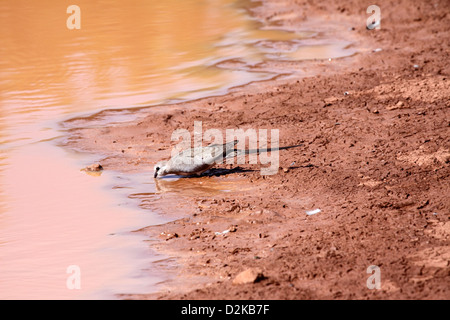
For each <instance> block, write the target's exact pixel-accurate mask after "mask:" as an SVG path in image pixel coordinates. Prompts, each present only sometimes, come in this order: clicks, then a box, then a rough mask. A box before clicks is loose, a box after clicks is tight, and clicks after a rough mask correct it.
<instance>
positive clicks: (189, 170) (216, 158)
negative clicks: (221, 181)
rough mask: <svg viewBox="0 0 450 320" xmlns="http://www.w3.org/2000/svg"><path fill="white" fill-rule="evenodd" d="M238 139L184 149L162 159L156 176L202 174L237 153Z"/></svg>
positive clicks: (156, 169)
mask: <svg viewBox="0 0 450 320" xmlns="http://www.w3.org/2000/svg"><path fill="white" fill-rule="evenodd" d="M237 143H238V141H237V140H235V141H232V142H228V143H224V144H210V145H208V146H206V147H196V148H190V149H186V150H183V151H181V152H179V153H178V154H176V155H175V156H173V157H172V158H171V159H170V160H169V161H160V162H158V163H157V164H156V165H155V167H154V170H155V174H154V177H155V178H158V177H162V176H165V175H168V174H176V175H181V176H191V175H200V174H202V173H203V172H205V171H206V170H208V169H211V168H212V167H214V165H215V164H216V163H221V162H222V161H223V159H225V158H227V157H229V156H234V155H235V152H234V151H236V150H235V145H236V144H237Z"/></svg>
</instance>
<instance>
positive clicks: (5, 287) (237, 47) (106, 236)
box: [0, 0, 354, 299]
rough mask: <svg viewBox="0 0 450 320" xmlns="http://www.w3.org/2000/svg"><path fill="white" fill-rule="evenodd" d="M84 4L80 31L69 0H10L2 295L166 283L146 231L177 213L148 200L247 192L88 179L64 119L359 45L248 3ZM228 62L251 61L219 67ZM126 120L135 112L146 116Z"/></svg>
mask: <svg viewBox="0 0 450 320" xmlns="http://www.w3.org/2000/svg"><path fill="white" fill-rule="evenodd" d="M76 4H77V5H78V6H79V7H80V9H81V29H80V30H69V29H68V28H67V27H66V20H67V18H68V17H69V14H67V13H66V9H67V6H68V4H67V3H66V2H62V1H58V0H45V1H35V2H31V1H25V0H17V1H2V2H0V40H1V43H2V45H1V46H0V57H1V58H0V298H1V299H7V298H24V299H32V298H38V299H54V298H56V299H71V298H112V297H114V295H115V294H118V293H144V292H152V291H154V290H156V288H157V286H156V283H158V282H159V281H161V280H163V279H164V275H163V274H159V273H156V272H157V271H156V270H152V271H148V270H147V269H149V265H151V263H152V261H155V260H157V259H162V258H163V257H158V255H157V254H156V253H154V252H151V251H150V249H149V248H148V246H147V245H146V244H145V242H144V241H143V240H144V239H143V237H141V236H139V235H137V234H135V233H133V232H132V231H133V230H136V229H139V228H142V227H145V226H148V225H152V224H156V223H163V222H165V220H164V218H162V217H161V216H160V215H158V214H156V213H155V212H152V210H142V209H149V208H150V209H151V207H148V206H147V207H145V206H144V207H142V200H147V201H150V202H151V201H153V200H154V199H157V196H158V194H159V193H161V192H176V193H183V194H186V195H199V194H203V195H204V194H205V193H206V194H215V193H217V192H232V191H235V188H236V187H235V186H236V183H235V181H234V180H231V179H230V180H228V179H223V178H218V177H211V178H208V179H192V180H189V181H188V180H187V179H162V180H161V181H159V182H158V183H157V184H156V185H155V184H154V183H153V179H151V174H150V175H148V176H147V175H141V176H133V175H131V176H125V175H122V174H120V173H115V172H104V173H103V174H101V175H99V176H92V175H87V174H85V173H83V172H80V170H79V169H80V168H82V167H84V166H86V165H88V164H91V163H92V161H94V160H96V156H90V155H86V154H82V153H76V152H73V151H68V150H64V149H62V148H60V147H58V146H57V144H58V143H59V141H60V140H61V138H62V137H64V136H65V135H66V134H67V132H65V130H64V129H63V128H62V127H61V126H60V125H59V123H60V122H61V121H63V120H66V119H69V118H74V117H76V116H80V115H86V114H90V113H95V112H98V111H100V110H103V109H119V108H131V107H140V106H148V105H152V104H161V103H165V102H174V101H180V100H189V99H194V98H200V97H204V96H208V95H217V94H223V93H225V92H227V90H228V89H230V88H231V87H235V86H239V85H243V84H246V83H249V82H251V81H257V80H265V79H270V78H272V77H274V76H275V74H274V73H269V72H251V71H250V70H251V66H253V65H255V64H258V63H260V62H263V61H265V60H267V59H279V60H298V59H315V58H320V59H322V58H323V59H328V58H336V57H341V56H348V55H351V54H353V53H354V50H353V49H352V48H350V47H349V43H345V42H337V41H335V42H330V43H326V42H325V43H320V44H317V43H316V44H305V43H304V42H302V41H304V40H305V39H310V40H313V39H314V37H315V36H316V34H315V32H314V31H310V30H305V31H302V32H284V31H282V30H275V29H273V30H271V29H267V28H266V29H261V25H260V23H259V22H258V21H256V20H255V19H254V18H252V17H251V16H249V14H248V11H247V10H246V9H245V7H246V6H248V5H249V2H248V1H232V0H216V1H197V0H186V1H175V0H168V1H147V0H134V1H131V2H129V1H127V2H125V1H123V2H103V1H87V0H79V1H77V2H76ZM252 5H255V4H254V3H253V4H252ZM227 61H239V62H240V63H241V64H242V65H245V66H248V67H249V68H243V69H241V68H240V69H239V70H236V69H227V68H224V67H219V66H220V65H221V64H223V65H225V64H224V63H225V62H227ZM114 117H115V118H114V119H112V121H116V122H121V121H126V120H129V119H130V117H133V112H132V111H123V112H121V113H115V115H114ZM110 120H111V119H110ZM90 125H94V126H95V125H101V123H91V124H90ZM141 198H142V199H141ZM136 199H138V200H140V203H141V205H139V203H138V202H139V201H136ZM71 265H76V266H79V268H80V270H81V289H79V290H78V289H69V288H68V287H67V279H68V277H69V276H70V274H68V273H67V272H66V271H67V268H68V267H69V266H71ZM150 269H151V268H150ZM143 270H147V271H145V272H144V271H143Z"/></svg>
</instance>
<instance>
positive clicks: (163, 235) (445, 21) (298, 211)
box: [68, 1, 450, 299]
mask: <svg viewBox="0 0 450 320" xmlns="http://www.w3.org/2000/svg"><path fill="white" fill-rule="evenodd" d="M378 5H379V6H380V8H381V10H382V19H383V20H382V25H381V29H380V30H372V31H369V30H366V28H365V21H366V19H367V17H368V15H367V14H366V3H365V2H363V1H337V2H334V3H333V4H327V5H318V4H316V5H313V4H309V3H306V2H305V3H302V2H296V1H283V2H280V1H266V2H264V5H263V6H260V7H256V8H254V9H253V10H255V12H254V14H255V15H256V16H258V17H259V18H260V19H262V20H264V21H266V23H267V24H275V25H280V26H284V27H286V28H293V27H294V26H301V25H303V24H307V23H309V22H311V20H313V19H319V18H320V19H323V20H325V21H333V23H336V22H337V23H338V25H341V26H345V29H346V30H347V32H348V33H349V34H352V35H351V37H352V39H353V40H354V41H355V43H356V44H357V45H358V47H359V48H361V50H360V51H361V52H360V53H359V54H358V55H356V56H354V57H349V58H343V59H339V60H335V61H331V62H330V61H306V62H298V63H296V62H284V63H283V62H278V63H277V66H278V67H279V68H280V69H282V68H286V69H292V68H297V69H299V70H304V71H305V72H303V73H296V74H294V75H292V76H290V77H287V78H279V79H277V80H274V81H270V82H263V83H254V84H251V85H248V86H245V87H241V88H236V89H234V90H232V92H230V93H229V94H227V95H225V96H221V97H212V98H206V99H201V100H198V101H193V102H189V103H181V104H177V105H172V106H159V107H154V108H147V109H141V110H136V111H135V112H136V113H139V119H138V120H135V121H132V122H125V123H121V124H111V125H109V126H106V127H102V128H97V127H92V128H85V129H80V127H84V126H86V125H89V124H91V123H95V121H96V118H101V117H103V116H105V115H107V114H108V112H104V113H100V114H98V115H95V116H93V117H91V118H86V119H76V120H73V121H70V122H69V123H68V125H70V126H71V127H72V129H70V130H69V131H70V133H71V137H70V139H69V140H68V146H70V147H73V148H80V149H83V150H87V151H91V152H95V153H102V154H104V155H105V158H104V159H103V161H101V163H102V166H103V168H104V170H121V171H125V172H148V171H149V170H150V171H151V170H152V168H153V164H154V163H156V161H158V160H161V159H164V158H167V157H169V156H170V151H171V148H172V146H173V145H175V144H176V143H175V142H171V141H170V136H171V134H172V132H173V131H174V130H175V129H179V128H184V129H188V130H189V131H191V132H192V130H193V126H194V121H202V122H203V128H204V130H206V129H208V128H220V129H223V130H225V129H227V128H242V129H247V128H265V129H271V128H273V129H279V130H280V145H282V146H283V145H296V144H302V146H301V147H299V148H293V149H289V150H283V151H282V152H280V170H279V171H278V174H276V175H271V176H262V175H260V171H259V167H258V165H248V164H246V165H239V166H238V167H237V168H236V166H235V165H234V166H233V165H222V166H219V167H218V168H219V169H217V170H215V171H212V172H211V173H210V174H208V175H205V176H203V177H200V178H193V179H181V180H162V181H158V183H157V185H156V188H157V190H158V191H159V193H158V197H157V198H151V199H150V198H148V197H150V196H142V198H141V199H139V200H140V201H142V203H143V205H144V204H145V205H147V206H148V208H151V209H153V210H156V211H157V212H159V213H161V214H167V215H170V214H172V215H174V216H177V217H178V219H176V220H175V221H174V222H172V223H168V224H165V225H160V226H153V227H148V228H145V229H143V230H140V232H145V233H146V234H148V235H149V237H151V238H152V239H159V240H160V241H156V242H154V244H152V246H154V248H156V249H157V250H159V251H161V252H165V253H167V254H169V255H171V256H173V257H174V259H175V260H176V264H175V265H172V268H173V272H174V273H175V274H176V275H177V277H175V278H174V280H173V281H172V282H170V283H166V284H165V285H166V287H165V288H164V289H163V290H162V291H161V292H160V293H159V294H156V295H151V296H145V295H127V296H124V298H136V299H145V298H151V299H155V298H156V299H335V298H339V299H349V298H351V299H366V298H378V299H448V298H450V292H449V288H450V280H449V279H450V277H449V276H450V267H449V261H450V248H449V244H450V242H449V240H450V239H449V231H450V230H449V227H450V222H449V218H450V215H449V213H450V198H449V196H448V195H449V194H450V93H449V88H450V85H449V79H448V77H449V74H450V67H449V65H448V61H449V60H450V53H449V52H450V51H449V48H450V34H449V33H448V30H447V29H448V25H450V15H449V10H450V8H449V3H448V1H435V2H432V3H429V2H425V1H400V2H397V3H392V2H389V1H380V2H379V3H378ZM299 13H300V14H299ZM378 48H379V49H381V50H375V49H378ZM258 67H259V68H261V69H264V68H266V67H268V66H266V65H264V64H262V65H260V66H258ZM271 67H273V66H271ZM112 113H114V112H112ZM293 162H295V163H293ZM313 209H320V212H318V213H316V214H313V215H307V214H306V211H309V210H313ZM225 230H228V232H226V233H223V231H225ZM370 265H376V266H378V267H379V268H380V271H381V279H382V282H381V289H380V290H369V289H368V288H367V286H366V280H367V278H368V277H369V275H368V274H367V272H366V270H367V268H368V267H369V266H370ZM249 268H257V269H258V270H260V271H261V273H262V274H263V277H259V278H258V280H259V281H257V282H256V283H249V284H238V285H237V284H233V279H235V278H236V276H237V275H238V274H239V273H240V272H242V271H244V270H246V269H249Z"/></svg>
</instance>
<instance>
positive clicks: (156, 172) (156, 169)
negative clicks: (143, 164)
mask: <svg viewBox="0 0 450 320" xmlns="http://www.w3.org/2000/svg"><path fill="white" fill-rule="evenodd" d="M159 169H160V167H156V168H155V175H154V176H153V177H154V178H156V177H157V176H158V171H159Z"/></svg>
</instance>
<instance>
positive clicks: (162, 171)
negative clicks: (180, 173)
mask: <svg viewBox="0 0 450 320" xmlns="http://www.w3.org/2000/svg"><path fill="white" fill-rule="evenodd" d="M166 164H167V161H160V162H158V163H157V164H155V166H154V168H153V169H154V176H153V177H154V178H155V179H156V178H159V177H162V176H165V175H166V174H167V172H166Z"/></svg>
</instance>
